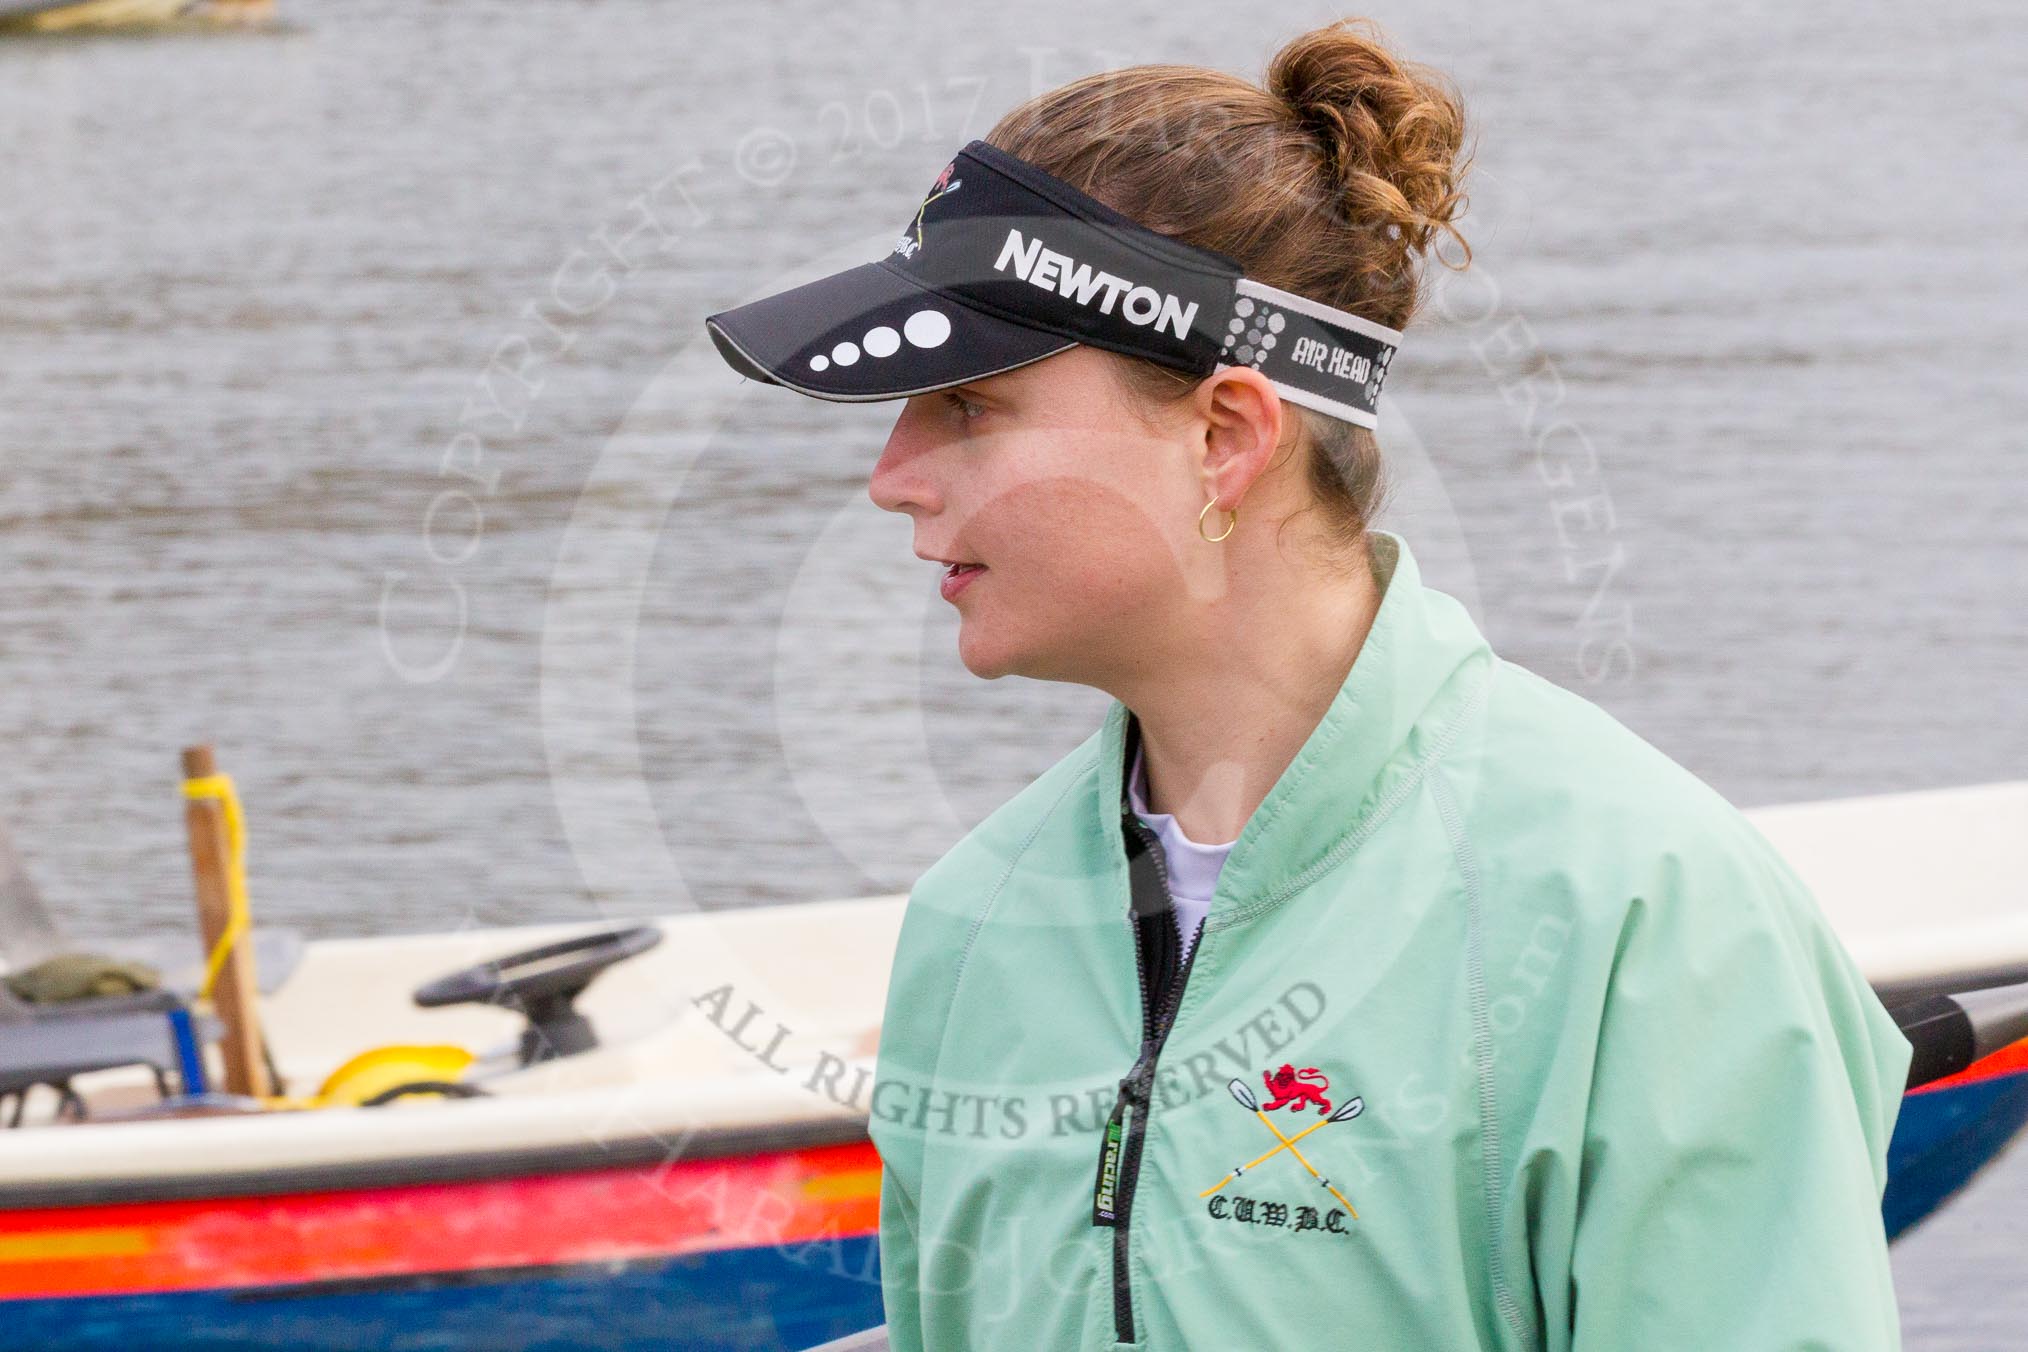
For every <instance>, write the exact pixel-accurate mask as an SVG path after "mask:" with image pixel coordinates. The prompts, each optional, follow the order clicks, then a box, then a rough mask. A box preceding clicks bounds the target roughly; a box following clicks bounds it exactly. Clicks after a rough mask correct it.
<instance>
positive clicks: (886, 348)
mask: <svg viewBox="0 0 2028 1352" xmlns="http://www.w3.org/2000/svg"><path fill="white" fill-rule="evenodd" d="M950 336H951V318H950V316H949V315H947V314H945V313H943V311H941V310H917V311H916V312H915V313H914V314H912V315H910V316H909V317H908V318H907V319H905V320H903V321H902V324H901V332H900V333H896V332H895V331H894V330H893V329H891V328H889V327H888V326H887V325H885V324H881V325H877V326H876V327H874V328H870V329H868V330H867V331H866V333H865V335H864V336H863V337H861V338H860V340H859V341H858V342H857V343H853V342H850V341H847V342H843V343H839V344H838V345H837V346H836V347H834V348H832V349H831V351H830V353H829V354H828V355H827V354H825V353H822V352H819V353H816V354H815V355H814V356H812V357H811V358H810V369H811V370H812V371H828V370H830V369H831V367H832V365H833V364H834V363H835V364H837V365H839V366H850V365H851V364H852V363H853V362H856V361H858V360H859V358H860V356H861V355H862V354H863V355H865V356H868V357H873V358H875V359H878V358H881V357H891V356H893V355H894V354H895V353H897V352H899V351H901V340H902V339H903V338H907V339H908V341H909V344H910V345H911V346H913V347H921V348H931V347H942V346H943V345H944V343H945V342H946V341H947V340H949V338H950Z"/></svg>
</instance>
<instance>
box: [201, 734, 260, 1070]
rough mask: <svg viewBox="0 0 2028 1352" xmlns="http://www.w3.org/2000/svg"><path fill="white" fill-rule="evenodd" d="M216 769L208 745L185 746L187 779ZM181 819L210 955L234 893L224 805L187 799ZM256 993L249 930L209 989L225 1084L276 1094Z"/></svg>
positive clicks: (229, 915)
mask: <svg viewBox="0 0 2028 1352" xmlns="http://www.w3.org/2000/svg"><path fill="white" fill-rule="evenodd" d="M217 773H218V762H217V760H216V759H215V758H214V757H213V755H212V753H211V748H210V747H208V746H193V747H186V748H184V751H183V777H184V778H185V779H203V778H205V777H206V776H209V775H214V774H217ZM183 819H184V823H185V824H186V825H187V826H188V827H189V828H190V871H191V874H192V875H193V877H194V878H195V879H196V883H197V922H198V930H199V932H200V933H201V934H202V935H203V939H204V955H205V957H206V958H207V959H208V958H209V957H210V956H211V950H212V948H213V946H215V945H216V944H217V943H218V937H219V936H220V935H221V934H223V933H225V927H226V925H227V923H228V922H229V921H230V920H231V919H232V893H231V890H230V889H229V887H228V885H227V879H228V878H229V877H230V876H231V866H232V841H231V836H230V835H229V834H228V833H227V831H226V825H225V805H224V804H222V803H220V802H219V801H218V800H217V799H214V798H191V799H187V800H186V801H185V804H184V811H183ZM258 991H259V988H258V987H257V986H256V985H255V983H254V962H253V933H252V931H251V930H249V931H248V932H247V933H246V934H244V935H242V936H241V938H240V941H239V943H238V944H236V945H235V946H234V947H233V951H232V953H231V954H230V955H229V956H228V957H227V958H226V960H225V966H224V967H223V968H221V969H220V970H219V973H218V981H217V983H216V984H215V985H213V986H212V988H211V1004H212V1008H213V1009H215V1010H216V1011H217V1012H218V1019H219V1022H220V1023H222V1024H224V1025H225V1042H224V1052H225V1087H226V1089H227V1091H228V1092H230V1093H234V1094H256V1095H266V1094H272V1093H274V1086H272V1085H271V1084H269V1083H268V1070H267V1065H266V1063H265V1062H264V1060H263V1059H262V1057H261V1029H260V1005H259V1001H258V999H257V995H258Z"/></svg>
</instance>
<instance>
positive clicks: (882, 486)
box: [866, 399, 943, 516]
mask: <svg viewBox="0 0 2028 1352" xmlns="http://www.w3.org/2000/svg"><path fill="white" fill-rule="evenodd" d="M917 402H918V401H917V400H914V399H911V400H909V401H908V404H909V406H908V407H907V408H905V409H903V410H902V413H901V416H900V417H899V418H896V419H895V420H894V430H893V431H892V432H889V433H888V434H887V445H886V446H885V447H883V448H882V449H881V452H880V460H879V461H878V462H877V463H876V464H875V465H874V466H873V477H872V478H871V479H870V480H869V481H868V482H867V485H866V495H867V496H868V497H870V498H872V499H873V502H874V505H875V506H877V507H879V508H881V509H882V510H883V511H889V512H907V513H909V514H910V515H911V516H913V515H915V514H916V513H918V512H920V513H922V514H923V515H926V516H931V515H935V514H936V513H937V512H938V511H940V510H942V508H943V494H942V492H941V491H940V490H939V489H938V488H937V485H936V480H935V478H934V475H933V473H932V471H933V469H934V465H935V457H934V456H932V455H931V452H932V451H934V450H935V449H936V444H937V443H936V438H935V435H934V434H933V433H932V432H930V431H929V430H928V429H927V428H925V427H924V426H923V419H922V418H920V417H918V416H916V407H915V406H916V404H917Z"/></svg>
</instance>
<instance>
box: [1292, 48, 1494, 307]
mask: <svg viewBox="0 0 2028 1352" xmlns="http://www.w3.org/2000/svg"><path fill="white" fill-rule="evenodd" d="M1265 85H1266V88H1267V91H1268V93H1270V94H1272V95H1274V96H1275V97H1276V98H1277V99H1279V100H1280V101H1281V102H1282V104H1283V105H1284V106H1285V107H1286V108H1287V110H1288V114H1289V117H1290V119H1291V121H1292V122H1293V123H1294V124H1295V125H1296V126H1298V127H1299V128H1301V129H1302V130H1303V131H1304V132H1305V133H1307V134H1308V135H1309V136H1310V137H1312V138H1313V139H1314V140H1315V141H1316V142H1317V143H1318V144H1319V146H1320V147H1321V149H1322V152H1323V156H1322V158H1323V166H1324V171H1325V173H1326V174H1327V175H1328V176H1329V178H1330V180H1331V187H1332V189H1333V192H1332V198H1333V200H1334V202H1335V203H1337V204H1338V205H1339V209H1340V210H1342V211H1343V212H1344V213H1345V214H1346V216H1347V217H1348V219H1349V220H1350V221H1351V222H1352V223H1353V224H1355V225H1367V226H1371V227H1374V228H1376V229H1378V230H1379V231H1380V232H1381V233H1382V234H1384V235H1386V237H1387V238H1389V239H1391V240H1396V241H1398V242H1399V243H1400V245H1401V249H1400V253H1399V257H1398V259H1397V262H1398V265H1399V266H1401V267H1403V268H1408V267H1410V266H1412V265H1413V263H1414V260H1415V256H1416V255H1418V254H1421V253H1423V252H1424V251H1426V250H1428V249H1429V248H1430V247H1431V245H1432V244H1433V243H1434V242H1435V239H1436V236H1437V235H1439V234H1447V235H1449V236H1451V237H1452V238H1453V239H1455V240H1457V242H1458V245H1459V247H1460V248H1461V249H1462V250H1463V254H1464V257H1463V259H1462V260H1460V262H1459V263H1458V264H1457V266H1460V267H1462V266H1464V264H1466V263H1469V262H1470V261H1471V256H1472V251H1471V246H1470V245H1469V244H1468V243H1466V241H1465V237H1464V236H1463V235H1462V234H1459V233H1458V230H1457V227H1456V226H1455V225H1453V224H1452V220H1453V218H1454V217H1456V216H1458V215H1460V214H1461V213H1462V212H1463V210H1464V206H1465V201H1466V198H1465V193H1464V192H1463V190H1462V189H1461V188H1460V186H1459V182H1460V180H1461V179H1462V178H1463V176H1464V171H1465V169H1466V167H1467V165H1468V161H1466V162H1460V160H1459V151H1460V150H1461V149H1462V147H1463V144H1464V136H1465V116H1464V107H1463V100H1462V99H1461V98H1460V97H1459V95H1458V92H1457V90H1456V89H1455V88H1454V87H1453V86H1452V85H1451V84H1450V82H1449V81H1448V80H1447V79H1445V78H1444V76H1443V75H1441V74H1440V73H1438V72H1436V71H1434V70H1432V69H1430V68H1428V67H1426V66H1421V65H1417V64H1415V63H1413V62H1409V61H1404V60H1402V59H1401V58H1399V57H1397V56H1395V55H1394V53H1393V52H1391V51H1389V50H1388V48H1387V47H1386V46H1385V45H1384V44H1383V42H1382V40H1381V38H1380V35H1379V33H1378V31H1377V30H1376V29H1375V28H1374V26H1373V25H1372V24H1371V23H1370V22H1369V21H1366V20H1360V19H1343V20H1340V21H1339V22H1337V23H1334V24H1330V25H1327V26H1326V27H1323V28H1318V29H1313V30H1312V31H1310V32H1308V33H1304V34H1302V35H1301V36H1300V37H1297V38H1294V39H1292V40H1291V41H1290V42H1289V43H1288V44H1287V45H1286V46H1284V47H1283V48H1282V49H1281V51H1279V52H1278V53H1276V54H1275V58H1274V60H1273V62H1272V63H1270V65H1269V66H1268V72H1267V79H1266V81H1265Z"/></svg>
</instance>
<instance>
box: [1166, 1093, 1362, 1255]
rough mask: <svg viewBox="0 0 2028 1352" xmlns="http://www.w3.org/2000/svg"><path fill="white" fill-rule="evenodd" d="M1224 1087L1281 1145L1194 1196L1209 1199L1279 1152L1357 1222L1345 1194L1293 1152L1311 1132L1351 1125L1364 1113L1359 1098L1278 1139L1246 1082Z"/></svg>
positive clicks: (1277, 1129)
mask: <svg viewBox="0 0 2028 1352" xmlns="http://www.w3.org/2000/svg"><path fill="white" fill-rule="evenodd" d="M1225 1087H1226V1088H1227V1089H1230V1090H1231V1091H1232V1096H1233V1097H1234V1098H1236V1099H1238V1100H1239V1106H1240V1107H1242V1108H1244V1109H1246V1110H1247V1111H1248V1112H1250V1113H1252V1114H1253V1115H1254V1116H1255V1117H1258V1118H1259V1119H1260V1120H1261V1121H1262V1122H1264V1123H1266V1124H1267V1129H1268V1130H1269V1131H1271V1132H1273V1133H1274V1134H1275V1139H1276V1140H1277V1141H1280V1142H1281V1144H1280V1145H1278V1146H1276V1147H1275V1148H1274V1149H1273V1150H1270V1151H1268V1152H1267V1154H1265V1155H1262V1156H1261V1157H1260V1158H1259V1159H1257V1160H1253V1161H1252V1162H1250V1163H1247V1164H1242V1165H1240V1166H1239V1167H1238V1168H1236V1169H1234V1170H1233V1171H1232V1172H1231V1173H1229V1174H1227V1175H1226V1176H1225V1177H1224V1178H1221V1179H1219V1180H1218V1181H1217V1182H1216V1183H1214V1184H1212V1185H1211V1186H1210V1187H1208V1188H1206V1189H1205V1190H1204V1191H1203V1192H1200V1193H1198V1194H1197V1195H1198V1196H1199V1197H1209V1196H1210V1195H1211V1194H1212V1193H1214V1192H1217V1191H1218V1190H1219V1189H1220V1188H1222V1187H1224V1186H1225V1185H1226V1184H1228V1183H1230V1182H1232V1180H1233V1179H1235V1178H1238V1177H1239V1176H1240V1175H1241V1174H1243V1173H1245V1172H1246V1171H1247V1170H1248V1169H1252V1168H1256V1167H1258V1166H1259V1165H1261V1164H1263V1163H1265V1162H1266V1161H1268V1160H1271V1159H1273V1158H1274V1157H1275V1156H1276V1155H1279V1154H1281V1152H1282V1151H1284V1150H1286V1151H1288V1152H1289V1153H1290V1154H1291V1155H1294V1156H1295V1157H1296V1160H1297V1162H1299V1163H1300V1164H1301V1165H1302V1166H1303V1167H1304V1168H1305V1169H1308V1170H1309V1171H1310V1177H1311V1178H1314V1179H1316V1180H1317V1181H1318V1182H1319V1183H1321V1184H1323V1185H1324V1190H1325V1191H1326V1192H1328V1193H1330V1194H1331V1195H1332V1196H1333V1197H1335V1198H1337V1199H1338V1200H1339V1201H1340V1202H1341V1203H1343V1204H1344V1207H1345V1209H1346V1210H1347V1211H1350V1212H1351V1213H1352V1219H1353V1220H1355V1221H1356V1220H1358V1219H1359V1212H1358V1211H1357V1210H1355V1209H1354V1208H1353V1206H1352V1204H1351V1203H1350V1202H1347V1201H1346V1200H1345V1194H1344V1193H1342V1192H1339V1191H1338V1190H1337V1189H1336V1188H1334V1187H1332V1186H1331V1180H1330V1179H1328V1178H1326V1177H1324V1176H1323V1175H1322V1174H1320V1173H1318V1172H1317V1166H1316V1165H1314V1164H1311V1163H1310V1162H1309V1161H1308V1160H1307V1159H1304V1158H1303V1152H1302V1151H1300V1150H1298V1149H1296V1142H1297V1141H1300V1140H1302V1139H1303V1138H1304V1137H1305V1136H1308V1135H1309V1134H1310V1133H1311V1132H1313V1131H1317V1130H1319V1129H1321V1128H1324V1127H1328V1126H1330V1125H1331V1124H1332V1123H1333V1122H1349V1121H1351V1120H1352V1119H1353V1118H1355V1117H1357V1116H1359V1114H1360V1113H1362V1112H1364V1111H1365V1110H1366V1100H1365V1099H1363V1098H1351V1099H1347V1100H1346V1101H1345V1102H1344V1104H1343V1105H1342V1106H1340V1107H1339V1109H1338V1111H1337V1112H1335V1113H1332V1114H1331V1115H1330V1116H1329V1117H1327V1118H1325V1119H1324V1120H1323V1121H1321V1122H1313V1123H1311V1124H1310V1125H1309V1126H1307V1127H1304V1128H1303V1129H1302V1130H1301V1131H1299V1132H1297V1133H1296V1134H1295V1135H1294V1136H1284V1135H1282V1129H1281V1128H1280V1127H1278V1126H1276V1125H1275V1124H1274V1122H1273V1120H1272V1119H1270V1118H1269V1117H1268V1115H1267V1114H1266V1113H1264V1112H1262V1111H1261V1108H1260V1100H1259V1099H1257V1098H1255V1097H1254V1096H1253V1090H1251V1089H1249V1088H1247V1086H1246V1081H1244V1080H1234V1081H1232V1083H1230V1084H1228V1085H1226V1086H1225Z"/></svg>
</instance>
